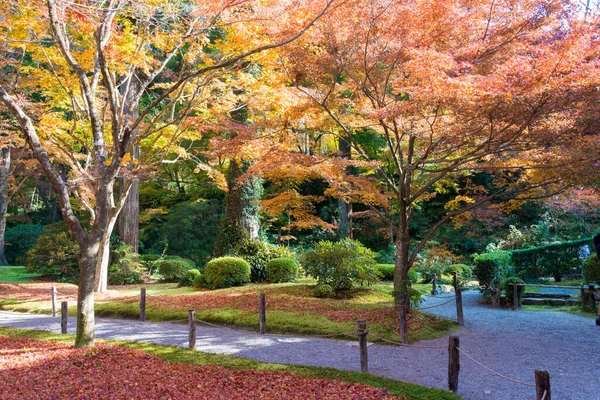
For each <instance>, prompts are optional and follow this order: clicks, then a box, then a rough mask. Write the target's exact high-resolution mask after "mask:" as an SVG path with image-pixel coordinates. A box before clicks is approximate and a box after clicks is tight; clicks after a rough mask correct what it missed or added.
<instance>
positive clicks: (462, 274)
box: [443, 264, 473, 286]
mask: <svg viewBox="0 0 600 400" xmlns="http://www.w3.org/2000/svg"><path fill="white" fill-rule="evenodd" d="M454 272H456V277H457V279H458V285H459V286H463V285H466V284H468V283H469V282H471V279H473V269H472V268H471V267H469V266H468V265H465V264H452V265H448V266H447V267H445V268H444V271H443V274H444V275H446V276H448V277H449V278H450V279H452V277H453V275H454Z"/></svg>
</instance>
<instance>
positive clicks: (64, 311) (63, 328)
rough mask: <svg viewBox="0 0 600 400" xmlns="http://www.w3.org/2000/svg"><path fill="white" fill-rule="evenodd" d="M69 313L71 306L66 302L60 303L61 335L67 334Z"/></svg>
mask: <svg viewBox="0 0 600 400" xmlns="http://www.w3.org/2000/svg"><path fill="white" fill-rule="evenodd" d="M68 311H69V304H68V303H67V302H66V301H63V302H61V303H60V331H61V333H67V312H68Z"/></svg>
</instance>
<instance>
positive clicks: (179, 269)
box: [155, 256, 196, 282]
mask: <svg viewBox="0 0 600 400" xmlns="http://www.w3.org/2000/svg"><path fill="white" fill-rule="evenodd" d="M155 262H156V266H157V270H158V274H159V275H160V276H161V277H162V280H163V281H164V282H179V281H180V280H181V279H182V278H183V277H184V276H185V275H186V274H187V272H188V271H189V270H190V269H193V268H195V267H196V266H195V265H194V262H193V261H191V260H186V259H183V258H181V257H177V256H168V257H165V258H163V259H162V260H159V261H155Z"/></svg>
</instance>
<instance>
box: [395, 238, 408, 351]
mask: <svg viewBox="0 0 600 400" xmlns="http://www.w3.org/2000/svg"><path fill="white" fill-rule="evenodd" d="M409 244H410V236H409V234H408V229H404V230H403V232H400V234H399V235H398V240H397V241H396V269H395V272H394V300H395V305H396V309H397V311H398V322H399V327H400V336H401V337H402V343H405V344H407V343H408V311H409V308H410V292H409V282H408V269H409V267H410V266H409V264H408V259H409V258H408V251H409Z"/></svg>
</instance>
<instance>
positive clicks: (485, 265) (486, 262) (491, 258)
mask: <svg viewBox="0 0 600 400" xmlns="http://www.w3.org/2000/svg"><path fill="white" fill-rule="evenodd" d="M473 263H474V264H475V276H476V277H477V280H478V281H479V286H480V287H481V288H482V290H483V291H484V292H487V291H489V290H490V289H497V288H499V287H500V285H501V282H500V280H501V277H502V276H505V275H506V274H507V273H508V271H509V264H510V253H509V252H507V251H498V252H494V253H484V254H479V255H477V256H476V257H475V258H474V259H473Z"/></svg>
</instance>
